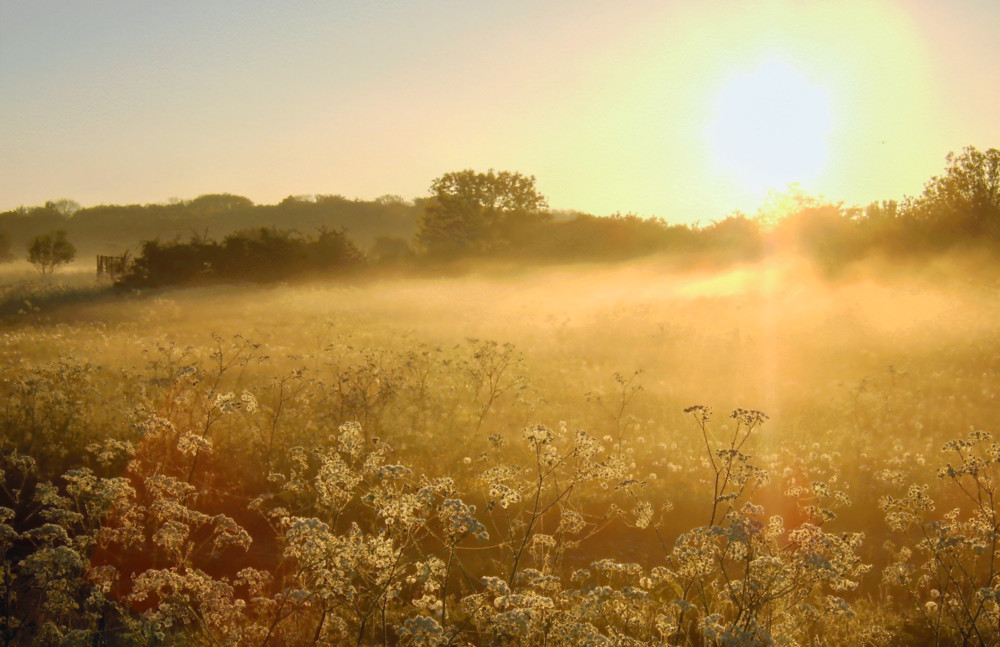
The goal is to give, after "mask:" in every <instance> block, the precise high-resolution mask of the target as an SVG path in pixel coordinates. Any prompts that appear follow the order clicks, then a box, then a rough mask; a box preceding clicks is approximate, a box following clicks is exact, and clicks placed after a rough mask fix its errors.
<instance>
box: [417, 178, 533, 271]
mask: <svg viewBox="0 0 1000 647" xmlns="http://www.w3.org/2000/svg"><path fill="white" fill-rule="evenodd" d="M431 192H432V193H433V196H432V197H431V199H430V200H428V201H427V203H426V204H425V206H424V212H423V215H422V216H421V220H420V231H419V232H418V233H417V239H418V240H419V242H420V243H421V244H423V245H424V246H425V247H426V248H427V251H428V252H430V253H432V254H435V255H457V254H462V253H468V252H488V251H494V250H496V249H499V248H502V247H504V246H505V245H507V244H509V242H510V238H511V236H512V235H513V234H515V233H516V232H517V231H518V230H519V229H522V228H524V227H526V226H529V225H530V224H532V223H537V222H540V221H542V220H544V219H545V218H546V216H547V214H546V213H545V209H546V208H547V207H548V204H547V202H546V200H545V197H544V196H542V195H541V194H540V193H538V191H537V190H536V189H535V178H534V176H530V177H528V176H524V175H521V174H520V173H512V172H509V171H501V172H499V173H498V172H496V171H494V170H492V169H490V171H488V172H487V173H476V172H475V171H471V170H466V171H458V172H454V173H446V174H444V175H442V176H441V177H439V178H437V179H436V180H434V182H433V183H432V184H431Z"/></svg>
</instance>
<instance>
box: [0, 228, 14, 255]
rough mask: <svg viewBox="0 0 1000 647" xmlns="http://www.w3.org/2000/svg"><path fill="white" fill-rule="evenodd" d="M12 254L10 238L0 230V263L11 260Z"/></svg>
mask: <svg viewBox="0 0 1000 647" xmlns="http://www.w3.org/2000/svg"><path fill="white" fill-rule="evenodd" d="M13 258H14V255H13V254H11V253H10V239H9V238H7V235H6V234H4V233H3V232H2V231H0V263H4V262H6V261H9V260H13Z"/></svg>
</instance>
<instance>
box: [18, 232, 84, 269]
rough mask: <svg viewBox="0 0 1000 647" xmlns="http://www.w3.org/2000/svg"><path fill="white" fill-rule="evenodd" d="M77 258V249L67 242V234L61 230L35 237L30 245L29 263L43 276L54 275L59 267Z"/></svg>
mask: <svg viewBox="0 0 1000 647" xmlns="http://www.w3.org/2000/svg"><path fill="white" fill-rule="evenodd" d="M75 257H76V247H74V246H73V243H71V242H69V241H68V240H66V232H65V231H63V230H61V229H60V230H59V231H54V232H51V233H48V234H45V235H43V236H35V237H34V239H32V241H31V244H30V245H28V261H30V262H31V264H32V265H34V266H35V268H36V269H37V270H38V271H39V272H40V273H42V274H52V272H53V271H54V270H55V269H56V268H57V267H58V266H60V265H65V264H66V263H69V262H71V261H72V260H73V259H74V258H75Z"/></svg>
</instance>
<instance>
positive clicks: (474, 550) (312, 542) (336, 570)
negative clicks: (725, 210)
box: [0, 264, 1000, 646]
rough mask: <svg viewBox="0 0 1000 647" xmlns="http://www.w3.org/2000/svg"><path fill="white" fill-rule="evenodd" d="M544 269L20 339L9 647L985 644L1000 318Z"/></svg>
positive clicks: (869, 285) (828, 295)
mask: <svg viewBox="0 0 1000 647" xmlns="http://www.w3.org/2000/svg"><path fill="white" fill-rule="evenodd" d="M996 287H997V286H996V285H990V284H987V283H986V282H984V281H982V280H980V279H977V278H974V277H973V276H972V275H971V274H970V273H969V272H967V271H965V270H961V269H954V268H943V267H938V268H933V267H932V268H927V269H926V271H925V272H924V273H922V274H919V275H908V276H905V277H904V276H893V275H886V276H882V278H880V279H878V280H874V279H872V278H870V277H868V276H861V275H857V276H851V277H845V278H843V279H842V280H840V281H839V282H837V283H829V282H825V281H822V280H820V279H813V278H810V275H809V273H808V272H807V271H804V270H803V269H802V268H801V267H797V266H781V265H775V264H771V265H768V266H759V267H745V268H738V269H736V270H733V271H730V272H727V273H725V274H705V275H698V274H687V275H678V274H666V273H664V272H662V271H660V268H657V267H655V266H652V265H649V266H640V265H635V264H633V265H628V266H621V267H607V266H604V267H601V268H588V267H576V268H549V269H546V270H544V271H542V270H539V271H531V272H528V271H513V270H512V271H509V272H508V273H506V274H504V275H501V276H491V277H489V278H486V277H478V278H477V277H472V278H468V277H467V278H435V279H407V280H401V279H394V280H383V281H379V282H372V283H368V284H363V285H359V284H355V285H344V284H332V285H331V284H323V283H309V284H302V285H279V286H272V287H259V286H257V287H237V288H233V287H230V288H222V287H215V288H203V289H192V290H185V291H174V292H160V293H157V294H155V295H147V296H141V297H137V298H123V299H119V300H110V301H102V302H94V303H89V302H77V303H71V304H69V305H66V306H65V307H62V308H51V309H42V310H41V311H36V309H29V310H27V311H25V312H23V313H21V314H20V316H19V317H18V318H14V319H11V320H9V321H8V322H7V323H6V324H5V325H4V327H3V329H2V336H0V367H2V369H0V370H2V372H3V379H2V380H0V467H2V470H3V471H2V474H3V479H2V481H0V551H2V552H3V562H2V567H0V605H2V606H3V609H2V612H0V638H2V640H3V642H4V644H10V645H63V644H65V645H71V644H72V645H76V644H81V645H83V644H86V645H127V644H136V645H189V644H205V645H261V646H263V645H343V644H356V645H376V644H385V645H389V644H391V645H553V646H555V645H772V644H773V645H922V644H939V645H958V644H963V645H965V644H970V645H971V644H1000V561H998V560H1000V516H998V506H1000V500H998V497H1000V492H998V486H1000V480H998V479H1000V442H998V441H1000V436H996V434H994V435H991V433H990V432H991V431H994V432H1000V430H997V429H995V428H991V427H992V425H994V423H995V421H996V420H997V413H998V411H997V408H998V406H1000V401H998V399H997V387H998V385H1000V317H998V315H1000V299H998V298H997V291H996Z"/></svg>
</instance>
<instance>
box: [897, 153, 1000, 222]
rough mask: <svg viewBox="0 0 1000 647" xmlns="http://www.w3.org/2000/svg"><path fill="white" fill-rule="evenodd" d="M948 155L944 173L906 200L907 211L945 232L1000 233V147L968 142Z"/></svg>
mask: <svg viewBox="0 0 1000 647" xmlns="http://www.w3.org/2000/svg"><path fill="white" fill-rule="evenodd" d="M945 159H946V160H947V163H948V167H947V168H946V169H945V172H944V174H942V175H939V176H935V177H932V178H931V179H930V180H929V181H928V182H927V184H925V185H924V192H923V194H921V195H920V196H919V197H917V198H911V199H909V200H908V201H907V203H906V205H905V211H906V213H907V215H909V216H911V217H913V218H914V219H916V220H917V221H919V222H923V223H925V224H926V225H927V226H928V227H929V228H930V229H932V230H934V231H939V232H942V233H950V234H958V235H962V234H965V235H980V234H992V235H1000V150H997V149H995V148H991V149H989V150H987V151H979V150H977V149H976V148H975V147H973V146H969V147H967V148H965V149H964V150H963V151H962V153H961V154H960V155H956V154H954V153H948V156H947V157H946V158H945Z"/></svg>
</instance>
